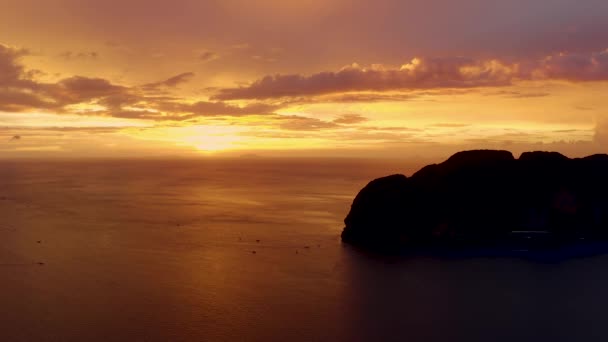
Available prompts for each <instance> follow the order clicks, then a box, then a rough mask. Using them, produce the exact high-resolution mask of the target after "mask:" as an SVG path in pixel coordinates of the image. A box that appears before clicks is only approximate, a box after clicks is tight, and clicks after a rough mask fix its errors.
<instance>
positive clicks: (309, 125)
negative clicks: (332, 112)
mask: <svg viewBox="0 0 608 342" xmlns="http://www.w3.org/2000/svg"><path fill="white" fill-rule="evenodd" d="M277 118H278V119H279V123H278V126H279V128H281V129H285V130H290V131H316V130H320V129H328V128H338V127H340V125H339V124H337V123H335V122H331V121H323V120H321V119H317V118H309V117H304V116H298V115H289V116H280V117H277Z"/></svg>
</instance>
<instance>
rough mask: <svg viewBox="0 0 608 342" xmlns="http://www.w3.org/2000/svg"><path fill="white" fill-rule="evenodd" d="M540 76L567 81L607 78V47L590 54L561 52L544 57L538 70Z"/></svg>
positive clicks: (601, 79)
mask: <svg viewBox="0 0 608 342" xmlns="http://www.w3.org/2000/svg"><path fill="white" fill-rule="evenodd" d="M535 72H537V73H538V74H540V75H541V76H542V77H545V78H549V79H562V80H569V81H603V80H608V49H606V50H604V51H600V52H594V53H591V54H580V53H561V54H558V55H555V56H549V57H547V58H545V59H544V60H543V61H542V63H541V66H540V68H539V70H536V71H535Z"/></svg>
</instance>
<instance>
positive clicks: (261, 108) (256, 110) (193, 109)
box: [157, 101, 280, 116]
mask: <svg viewBox="0 0 608 342" xmlns="http://www.w3.org/2000/svg"><path fill="white" fill-rule="evenodd" d="M279 108H280V107H279V106H274V105H267V104H262V103H254V104H250V105H247V106H243V107H239V106H235V105H231V104H227V103H224V102H209V101H198V102H194V103H180V102H164V103H160V104H159V105H158V106H157V109H159V110H162V111H166V112H172V113H185V114H190V115H192V116H222V115H225V116H243V115H261V114H270V113H273V112H274V111H276V110H277V109H279Z"/></svg>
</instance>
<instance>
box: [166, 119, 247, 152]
mask: <svg viewBox="0 0 608 342" xmlns="http://www.w3.org/2000/svg"><path fill="white" fill-rule="evenodd" d="M240 131H241V129H239V128H236V127H227V126H207V125H205V126H194V127H182V129H181V130H180V132H178V133H177V134H176V137H175V138H176V140H178V141H180V142H181V143H183V144H184V145H189V146H192V147H194V148H196V149H197V150H199V151H201V152H210V153H214V152H222V151H229V150H235V149H238V148H239V144H240V143H242V142H243V140H244V138H243V137H242V136H240V135H239V132H240Z"/></svg>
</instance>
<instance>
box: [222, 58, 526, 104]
mask: <svg viewBox="0 0 608 342" xmlns="http://www.w3.org/2000/svg"><path fill="white" fill-rule="evenodd" d="M514 71H515V66H514V65H507V64H503V63H500V62H498V61H493V62H485V61H474V60H471V59H467V58H460V57H456V58H430V59H418V58H416V59H413V60H412V61H411V62H410V63H408V64H405V65H403V66H401V67H400V68H399V69H387V68H383V67H380V66H372V67H371V68H363V67H360V66H358V65H356V64H354V65H352V66H348V67H345V68H343V69H341V70H339V71H337V72H321V73H317V74H313V75H311V76H302V75H275V76H266V77H264V78H262V79H260V80H258V81H255V82H254V83H252V84H251V85H249V86H247V87H240V88H228V89H222V90H221V91H220V92H219V94H218V95H217V96H216V98H217V99H220V100H234V99H269V98H280V97H293V96H303V95H304V96H314V95H323V94H332V93H340V92H354V91H390V90H405V89H411V90H415V89H433V88H470V87H481V86H503V85H508V84H510V83H511V80H512V78H513V75H512V74H513V73H514Z"/></svg>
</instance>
